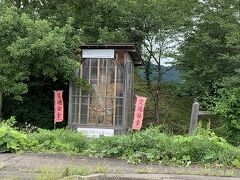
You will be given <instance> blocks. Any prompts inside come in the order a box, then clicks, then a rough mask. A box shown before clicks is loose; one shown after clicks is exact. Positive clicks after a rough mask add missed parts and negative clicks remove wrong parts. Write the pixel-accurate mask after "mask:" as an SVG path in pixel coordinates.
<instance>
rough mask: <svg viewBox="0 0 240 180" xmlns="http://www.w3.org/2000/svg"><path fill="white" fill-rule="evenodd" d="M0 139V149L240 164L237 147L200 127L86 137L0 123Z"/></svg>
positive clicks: (168, 162) (174, 162)
mask: <svg viewBox="0 0 240 180" xmlns="http://www.w3.org/2000/svg"><path fill="white" fill-rule="evenodd" d="M0 139H1V141H0V151H1V152H17V151H34V152H61V153H67V154H69V153H71V154H82V155H86V156H93V157H114V158H118V159H124V160H126V161H128V162H130V163H152V164H162V165H175V166H189V165H191V164H202V165H204V164H205V165H208V164H210V165H216V166H230V167H240V150H239V148H236V147H234V146H232V145H230V144H228V143H227V142H226V140H224V139H223V138H220V137H218V136H216V135H215V134H214V133H213V132H211V131H206V130H203V129H199V131H198V132H197V133H196V134H194V135H191V136H189V135H178V136H176V135H169V134H166V133H163V132H162V130H161V127H150V128H148V129H145V130H143V131H140V132H136V133H129V134H127V135H121V136H114V137H101V138H99V139H93V140H88V139H87V138H86V137H85V136H84V135H82V134H81V133H77V132H74V131H70V130H65V129H57V130H52V131H50V130H43V129H39V130H38V131H36V132H34V133H26V132H22V131H17V130H16V129H15V128H13V127H11V125H9V123H2V124H1V127H0Z"/></svg>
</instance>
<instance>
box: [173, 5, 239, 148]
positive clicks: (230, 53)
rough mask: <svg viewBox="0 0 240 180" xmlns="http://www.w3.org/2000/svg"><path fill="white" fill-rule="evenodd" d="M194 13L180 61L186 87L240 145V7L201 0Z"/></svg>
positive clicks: (181, 49)
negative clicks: (214, 114) (212, 112)
mask: <svg viewBox="0 0 240 180" xmlns="http://www.w3.org/2000/svg"><path fill="white" fill-rule="evenodd" d="M195 10H196V15H195V17H194V18H193V26H192V29H191V30H190V31H188V32H187V33H186V34H185V42H184V43H183V45H182V46H181V48H180V52H181V56H180V57H179V59H178V62H177V65H178V67H179V69H181V70H182V72H183V77H184V79H185V81H184V86H183V87H184V88H185V90H186V91H185V92H187V93H188V94H191V95H193V96H194V97H196V99H197V100H199V101H200V102H201V103H202V105H204V106H205V107H208V108H210V109H212V110H213V111H215V112H216V113H218V114H219V115H220V117H221V120H222V123H223V126H224V128H225V130H227V136H228V137H229V139H231V141H232V142H233V141H235V143H238V144H239V143H240V142H239V140H237V139H239V135H240V134H239V133H238V131H239V127H240V126H239V125H240V111H239V110H238V109H239V108H238V106H239V103H240V102H239V99H238V93H239V87H240V86H239V85H240V83H239V82H240V81H239V80H240V79H239V77H240V76H239V69H240V49H239V44H240V41H239V39H240V16H239V13H240V11H239V10H240V4H239V1H238V0H225V1H222V0H215V1H213V0H206V1H199V3H198V7H197V8H196V9H195ZM236 137H237V138H236ZM236 140H237V141H236Z"/></svg>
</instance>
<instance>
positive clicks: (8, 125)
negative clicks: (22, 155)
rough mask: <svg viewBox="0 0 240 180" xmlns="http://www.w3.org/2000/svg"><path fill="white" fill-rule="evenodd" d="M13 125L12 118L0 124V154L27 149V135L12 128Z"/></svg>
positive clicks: (13, 120)
mask: <svg viewBox="0 0 240 180" xmlns="http://www.w3.org/2000/svg"><path fill="white" fill-rule="evenodd" d="M14 123H15V118H14V117H11V118H10V119H8V120H6V121H4V120H3V121H2V122H1V123H0V153H3V152H16V151H19V150H25V149H26V148H27V144H28V139H27V134H25V133H24V132H21V131H17V130H16V129H14V128H13V127H12V126H13V125H14Z"/></svg>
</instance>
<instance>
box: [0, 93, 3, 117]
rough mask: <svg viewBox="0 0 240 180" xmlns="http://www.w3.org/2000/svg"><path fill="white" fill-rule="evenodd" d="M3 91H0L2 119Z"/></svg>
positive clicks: (0, 115)
mask: <svg viewBox="0 0 240 180" xmlns="http://www.w3.org/2000/svg"><path fill="white" fill-rule="evenodd" d="M2 105H3V93H2V92H0V119H2Z"/></svg>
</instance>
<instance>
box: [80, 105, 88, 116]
mask: <svg viewBox="0 0 240 180" xmlns="http://www.w3.org/2000/svg"><path fill="white" fill-rule="evenodd" d="M87 113H88V105H82V106H81V114H87Z"/></svg>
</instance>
